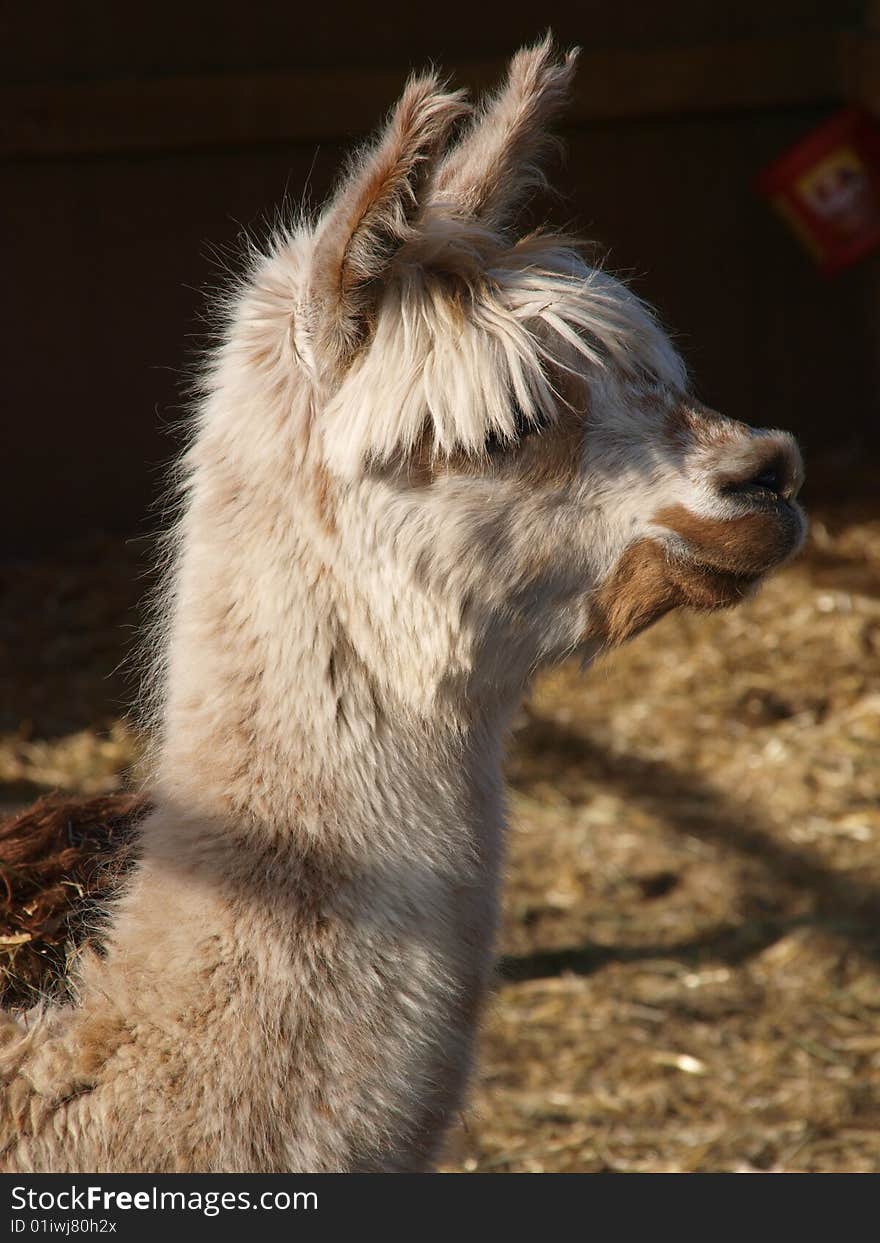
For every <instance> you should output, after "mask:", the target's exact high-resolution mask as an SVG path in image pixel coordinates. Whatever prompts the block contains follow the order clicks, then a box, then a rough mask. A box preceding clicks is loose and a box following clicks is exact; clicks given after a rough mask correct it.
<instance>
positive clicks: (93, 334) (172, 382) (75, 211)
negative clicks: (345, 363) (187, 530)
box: [0, 0, 880, 555]
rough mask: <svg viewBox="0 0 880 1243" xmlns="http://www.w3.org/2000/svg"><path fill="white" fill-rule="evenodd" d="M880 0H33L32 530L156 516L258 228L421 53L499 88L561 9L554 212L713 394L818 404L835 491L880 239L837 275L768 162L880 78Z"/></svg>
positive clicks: (815, 466)
mask: <svg viewBox="0 0 880 1243" xmlns="http://www.w3.org/2000/svg"><path fill="white" fill-rule="evenodd" d="M863 7H864V6H862V5H860V4H858V3H846V2H841V0H773V2H772V3H767V0H713V3H711V4H706V3H705V0H669V2H668V3H665V4H662V5H658V4H656V3H653V2H651V0H630V3H628V4H612V3H609V2H608V0H585V2H584V0H582V2H580V3H567V2H564V0H554V2H553V3H550V4H545V5H544V6H541V7H540V8H535V6H533V5H526V4H524V3H521V2H520V0H513V2H511V3H505V4H503V5H500V4H499V5H495V4H491V3H490V4H483V5H476V4H473V3H470V4H464V3H461V2H460V0H453V2H450V3H445V4H443V5H442V6H427V5H413V4H406V5H404V4H399V3H393V4H389V3H385V4H383V5H381V6H360V7H353V6H352V7H350V6H347V5H340V4H333V3H327V4H324V5H320V6H314V7H313V6H309V7H306V6H298V5H295V4H290V3H288V4H280V3H274V4H265V3H260V4H250V5H248V6H242V5H241V4H240V3H238V4H232V3H230V2H228V0H216V2H215V3H213V4H210V5H207V4H201V3H190V4H175V5H172V4H170V3H167V2H166V0H159V2H158V3H154V4H152V5H150V6H144V7H143V8H142V9H140V10H139V11H136V10H135V9H134V8H133V7H132V6H128V5H119V4H115V3H110V2H109V0H101V2H98V3H91V4H88V3H86V4H70V3H60V2H58V0H52V2H49V3H44V4H41V5H17V6H12V5H10V6H7V8H6V10H5V13H4V16H3V17H2V27H0V72H2V75H3V85H2V89H0V160H2V167H0V195H2V202H3V207H4V212H3V215H4V219H5V230H4V241H3V246H2V251H3V254H2V262H3V284H4V288H5V290H6V298H5V307H6V314H5V324H4V329H3V341H4V343H5V346H6V358H5V365H4V369H3V391H4V397H5V406H6V412H5V417H4V421H3V425H4V443H5V450H4V454H3V460H4V462H5V465H6V472H5V475H6V478H5V486H4V488H3V490H2V505H3V513H2V524H3V531H4V533H5V536H6V540H5V542H6V544H7V546H8V549H7V550H8V551H9V552H11V553H12V555H17V554H20V553H22V552H30V551H36V550H39V549H41V548H48V547H52V546H55V547H58V546H60V545H61V544H63V543H64V542H66V541H67V540H68V539H69V538H76V537H79V536H81V535H83V534H86V533H88V532H89V531H90V530H94V529H100V530H104V531H111V532H116V531H118V532H120V533H123V532H125V533H132V532H138V531H140V530H143V529H145V528H147V527H150V526H155V525H156V517H155V514H152V515H151V513H150V505H151V502H152V501H154V499H155V498H156V496H157V495H158V494H159V493H160V492H161V488H162V479H163V465H164V463H165V462H166V461H167V460H168V459H169V458H170V457H171V456H172V455H173V453H174V451H175V448H176V445H177V443H178V441H177V437H178V435H179V423H180V419H181V417H182V415H183V411H184V402H185V397H184V393H183V390H184V382H185V372H186V368H187V366H188V365H189V364H190V363H191V361H192V359H193V357H194V354H195V351H196V349H197V348H198V344H199V340H200V335H201V334H202V333H203V331H204V323H203V319H202V316H203V311H204V308H205V291H206V287H207V286H210V285H214V284H216V283H217V282H218V281H220V280H222V279H223V265H224V264H228V263H229V262H230V254H233V255H234V246H235V240H236V237H237V235H238V234H239V232H240V229H241V228H242V226H247V227H255V226H256V227H257V228H259V227H260V225H261V222H262V221H265V220H266V219H267V218H271V215H272V212H273V211H274V210H275V208H276V207H277V206H278V205H279V204H280V203H281V202H282V200H283V199H284V197H285V195H286V196H287V199H288V201H289V203H290V204H292V205H295V204H298V203H299V202H300V201H301V199H302V197H303V194H304V191H305V190H306V187H308V194H309V197H310V200H311V201H312V203H313V204H317V203H318V202H320V200H321V198H322V197H323V196H324V194H325V193H326V191H327V189H328V187H329V186H330V184H331V182H332V178H333V176H334V174H335V172H336V170H337V169H338V166H339V163H340V157H341V153H342V152H343V151H344V149H345V148H346V146H348V145H350V144H351V143H352V142H353V141H356V140H357V139H359V138H360V137H361V136H362V135H363V134H364V133H365V132H366V131H367V130H369V129H370V128H372V127H373V126H374V125H375V124H376V123H377V122H378V121H379V119H380V118H381V116H382V114H383V113H384V112H385V110H386V109H387V107H388V106H389V105H390V104H391V102H392V101H393V99H394V96H395V94H396V92H397V91H398V90H399V88H400V85H401V84H402V82H403V80H404V78H405V76H406V73H407V71H408V70H409V69H410V68H411V67H413V66H415V67H419V66H422V65H424V64H425V62H427V61H429V60H434V61H435V62H437V63H439V64H440V65H442V66H443V68H444V69H446V70H447V71H449V72H451V73H453V74H454V76H455V77H456V78H457V79H458V80H460V81H461V82H464V83H468V84H471V85H475V86H477V87H479V86H480V85H483V84H486V83H488V82H491V81H492V80H493V79H494V77H495V76H496V75H497V73H498V72H500V70H501V67H502V64H503V60H504V58H505V57H506V56H507V55H508V54H509V53H510V52H512V51H513V50H514V49H515V48H516V47H517V46H518V45H519V44H520V43H522V42H524V41H527V40H532V39H533V38H534V37H535V36H536V35H538V34H539V33H541V32H542V31H543V30H544V29H545V28H546V27H547V26H548V25H550V26H552V28H553V29H554V31H555V33H556V34H557V36H558V38H559V40H560V42H562V43H563V44H569V43H578V44H580V45H581V46H582V47H583V48H584V53H585V56H584V64H583V66H582V69H581V72H580V75H579V84H578V89H577V95H576V98H575V100H574V102H573V107H572V110H571V113H570V115H569V117H568V118H567V120H566V122H565V124H564V126H563V134H564V137H565V139H566V145H567V157H566V159H565V162H564V164H563V165H562V166H561V167H559V168H558V169H557V170H556V171H555V173H554V177H553V180H554V182H555V184H556V185H557V186H559V188H560V189H561V190H562V195H563V197H562V199H561V201H557V202H556V203H554V204H551V205H550V206H549V207H548V213H549V215H550V216H551V217H552V218H553V219H555V220H556V221H557V222H560V223H572V224H574V225H575V226H576V227H577V228H578V229H579V230H580V231H581V232H582V233H583V234H586V235H587V236H589V237H590V238H594V239H596V241H597V242H598V243H599V245H600V246H601V248H602V250H604V251H607V252H609V254H610V258H609V263H610V266H611V267H612V268H614V269H615V270H617V271H622V272H624V273H627V274H628V275H630V276H631V277H632V278H633V279H634V281H635V284H636V286H637V288H638V289H639V291H640V292H641V293H642V294H643V295H644V296H646V297H647V298H648V299H649V300H651V301H652V302H654V303H655V304H656V305H657V306H658V307H659V308H660V311H661V313H662V315H663V317H664V318H665V320H666V322H667V323H668V324H669V325H670V326H671V327H672V328H673V329H674V330H675V332H676V334H677V337H678V340H679V342H680V344H681V346H682V348H683V350H684V352H685V354H686V356H687V358H688V359H689V362H690V364H691V366H692V369H693V371H694V374H695V377H696V380H697V385H698V389H699V391H700V394H701V395H702V396H703V397H704V398H705V399H706V400H708V401H710V402H711V403H712V404H714V405H716V406H717V407H719V408H720V409H722V410H723V411H725V412H726V413H729V414H732V415H735V416H737V417H740V418H744V419H746V420H748V421H750V422H753V423H756V424H772V425H779V426H784V427H788V428H792V429H793V430H795V431H796V432H797V433H798V434H799V436H800V437H801V439H802V441H803V443H804V447H805V451H806V455H807V461H808V469H809V473H810V475H811V479H812V485H811V486H812V487H813V489H814V490H815V489H817V488H824V489H826V490H828V489H831V490H833V489H835V488H837V489H838V490H839V489H840V488H846V487H848V486H849V481H850V480H851V479H852V477H853V475H854V473H858V472H859V471H860V470H862V469H863V468H864V465H865V463H866V462H869V461H870V459H871V455H872V453H873V452H874V451H875V449H876V443H877V437H878V426H880V420H878V418H877V414H878V409H877V396H876V395H877V391H878V380H880V374H878V372H880V365H878V364H880V353H878V349H877V329H878V314H880V259H878V258H877V256H873V257H871V258H869V259H868V260H866V261H863V262H862V263H861V264H859V265H858V266H857V267H855V268H853V269H851V270H849V271H847V272H844V273H842V274H841V275H840V276H838V277H836V278H835V279H833V280H827V279H825V278H823V277H821V276H820V275H819V274H818V272H817V271H816V269H815V268H814V267H813V265H812V262H811V260H810V258H809V257H808V256H807V254H806V253H805V252H804V251H802V250H801V249H800V247H799V246H798V244H797V243H796V242H795V241H794V240H793V239H792V237H791V236H790V235H789V234H788V232H787V231H786V229H785V227H784V225H783V224H782V223H781V221H779V220H778V219H777V218H776V216H775V215H774V213H773V212H772V211H771V209H770V208H769V207H768V205H767V204H766V203H765V202H764V201H763V200H761V199H760V198H758V197H757V195H756V194H755V191H754V188H753V182H754V178H755V176H756V174H757V173H758V172H759V171H760V169H761V168H762V167H763V166H764V165H765V164H766V163H767V162H768V161H770V160H772V159H773V158H774V157H775V156H776V155H778V154H779V153H781V152H782V151H783V150H784V149H785V148H786V147H787V146H788V145H789V144H790V143H791V142H793V141H794V140H796V139H797V138H799V137H800V136H802V135H803V134H805V133H807V132H808V131H809V130H810V128H811V127H812V126H814V125H815V124H816V123H817V122H819V121H821V120H822V119H823V118H824V117H825V116H827V115H830V114H831V113H832V112H833V111H834V110H835V109H836V108H837V107H839V106H840V105H841V103H843V102H845V101H847V100H852V99H857V98H862V99H865V98H867V101H868V102H871V101H870V98H869V97H870V95H871V92H872V90H873V89H875V88H874V87H873V86H872V79H871V72H870V71H871V60H870V56H871V54H872V49H873V46H874V45H873V43H872V42H871V40H870V38H869V37H866V35H865V31H866V29H868V30H869V28H870V25H871V19H872V14H871V12H870V11H869V12H868V13H864V12H863V11H862V9H863ZM868 7H869V9H870V8H871V6H868ZM866 48H867V51H866ZM230 248H231V249H230ZM218 255H220V256H222V258H219V259H218ZM232 265H233V266H234V260H233V261H232ZM808 499H809V496H808Z"/></svg>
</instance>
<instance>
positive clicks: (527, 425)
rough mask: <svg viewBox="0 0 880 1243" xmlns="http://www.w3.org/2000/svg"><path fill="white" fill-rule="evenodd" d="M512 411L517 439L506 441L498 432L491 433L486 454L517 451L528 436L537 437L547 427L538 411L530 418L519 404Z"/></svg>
mask: <svg viewBox="0 0 880 1243" xmlns="http://www.w3.org/2000/svg"><path fill="white" fill-rule="evenodd" d="M512 409H513V428H514V436H515V439H514V440H504V439H502V437H500V436H499V435H498V434H497V433H496V432H490V433H489V435H488V436H487V437H486V452H487V453H488V454H489V455H490V456H493V455H497V454H499V453H504V452H505V450H508V449H515V448H516V446H517V444H519V442H520V441H522V440H525V439H526V437H527V436H536V435H537V434H538V433H539V432H542V431H543V430H544V428H545V427H546V426H547V420H546V419H545V418H544V417H543V415H542V414H541V412H540V411H536V416H533V417H531V418H530V417H529V416H528V415H527V414H526V413H525V411H524V410H523V408H522V407H521V406H520V404H519V402H514V403H513V406H512Z"/></svg>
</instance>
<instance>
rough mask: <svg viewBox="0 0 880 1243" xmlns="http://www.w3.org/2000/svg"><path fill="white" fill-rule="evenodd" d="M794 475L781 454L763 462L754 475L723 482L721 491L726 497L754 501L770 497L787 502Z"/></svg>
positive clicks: (790, 493)
mask: <svg viewBox="0 0 880 1243" xmlns="http://www.w3.org/2000/svg"><path fill="white" fill-rule="evenodd" d="M794 474H795V472H794V470H793V469H792V468H791V467H790V465H789V463H788V462H787V460H786V459H785V458H784V457H783V456H782V455H781V454H777V455H776V456H775V457H773V458H771V459H770V460H769V461H767V462H763V463H762V464H761V466H760V468H759V469H758V470H757V471H755V472H754V473H751V474H749V475H746V476H744V477H743V478H741V479H727V480H725V482H724V483H723V484H722V486H721V491H722V492H723V493H724V494H725V495H727V496H744V497H749V496H751V497H754V498H755V499H767V498H770V497H772V498H774V499H775V500H783V499H786V500H787V499H788V498H789V497H790V496H791V495H792V493H793V491H794V488H793V484H794Z"/></svg>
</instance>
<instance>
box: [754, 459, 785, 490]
mask: <svg viewBox="0 0 880 1243" xmlns="http://www.w3.org/2000/svg"><path fill="white" fill-rule="evenodd" d="M749 486H751V487H755V488H764V489H765V490H766V491H767V492H774V493H775V494H776V495H777V496H781V494H782V471H781V470H780V469H779V464H778V463H774V464H773V465H772V466H765V467H764V469H763V470H762V471H761V473H760V475H755V477H754V479H752V480H751V481H750V485H749Z"/></svg>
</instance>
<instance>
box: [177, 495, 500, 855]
mask: <svg viewBox="0 0 880 1243" xmlns="http://www.w3.org/2000/svg"><path fill="white" fill-rule="evenodd" d="M202 510H203V511H204V512H200V511H202ZM221 532H222V526H220V527H218V525H217V523H216V522H215V521H213V520H212V515H211V513H210V510H209V509H206V508H205V507H204V506H203V505H202V504H201V502H200V501H199V499H198V498H196V500H195V501H194V503H193V506H192V508H191V511H190V513H189V515H188V517H187V520H186V524H185V530H184V547H183V550H182V554H181V559H180V564H179V567H178V578H177V585H176V598H175V601H174V608H173V617H172V623H171V629H170V635H169V659H168V670H167V686H168V690H167V695H166V703H165V716H164V729H163V739H162V744H161V747H160V752H159V756H158V770H157V778H158V786H159V789H160V791H163V792H164V793H165V794H166V796H167V797H168V798H170V799H172V800H173V801H175V802H177V803H180V804H184V805H186V806H188V807H190V808H194V809H197V810H198V811H200V812H203V813H205V814H207V815H210V816H211V817H212V818H214V817H219V818H221V819H222V820H223V821H225V822H226V823H228V822H229V820H230V818H232V819H234V821H235V822H236V823H237V824H239V825H247V824H250V825H261V826H263V827H264V828H265V829H266V830H270V831H271V832H272V833H273V834H274V833H276V832H278V833H282V834H285V833H287V834H290V833H305V834H309V833H310V832H315V833H318V834H321V835H322V836H325V837H326V835H327V834H328V833H329V832H330V831H331V830H332V829H333V827H334V826H335V828H336V829H337V830H338V832H339V833H340V834H343V835H345V834H348V835H349V836H350V837H352V839H354V838H355V837H360V836H361V835H363V839H364V840H365V841H370V840H374V839H375V835H376V834H377V833H381V834H382V835H383V836H384V837H385V838H387V837H388V836H389V834H390V835H392V836H393V832H394V830H395V829H396V827H397V826H398V825H400V821H401V818H402V817H404V816H405V818H406V820H407V824H406V825H405V826H404V825H400V827H401V829H405V830H406V832H407V833H408V834H409V835H410V845H411V844H412V841H411V834H412V823H413V820H414V818H415V819H416V820H417V821H421V823H423V824H430V826H431V831H432V832H433V833H434V834H435V835H440V836H442V833H443V823H444V822H446V823H447V827H449V829H450V831H453V827H454V826H461V825H462V824H465V825H467V826H469V827H470V828H471V829H472V830H475V831H478V826H479V823H480V822H481V821H484V820H486V819H487V818H488V819H493V818H494V819H497V818H498V809H499V804H500V799H501V794H500V789H501V781H500V764H501V751H502V746H501V743H502V737H503V733H504V730H505V728H506V723H507V720H508V718H509V715H510V711H511V709H512V708H513V707H514V706H515V703H516V700H517V699H518V694H517V689H516V688H510V687H508V688H507V689H506V690H505V691H504V692H499V691H498V690H494V691H492V692H491V693H490V692H489V691H488V689H487V688H485V687H482V688H478V689H475V687H477V685H478V684H477V679H476V676H475V673H474V661H473V654H472V652H471V651H470V650H469V646H468V642H467V640H466V638H465V637H464V636H462V635H461V633H460V628H458V627H457V626H456V625H455V624H453V621H452V620H450V618H449V617H444V618H440V617H435V618H433V619H432V622H431V625H430V626H427V625H415V626H413V627H411V628H410V630H406V629H405V628H404V629H403V630H400V629H399V630H398V631H397V632H396V633H392V632H391V631H390V630H389V631H387V632H386V631H383V629H382V625H381V619H379V620H377V619H376V617H375V612H376V609H375V608H369V607H367V606H366V605H365V604H364V602H363V600H362V599H359V598H358V597H357V596H355V595H352V594H351V593H348V594H347V595H346V596H345V598H344V600H343V601H340V598H339V584H338V583H337V582H336V581H335V579H334V576H333V574H332V573H331V571H330V569H329V568H328V566H327V565H326V564H325V563H324V562H323V561H322V560H321V558H320V557H318V556H317V555H315V553H314V550H313V549H312V547H311V545H309V544H307V543H305V542H301V543H298V544H295V543H294V542H293V540H294V537H292V536H288V539H289V541H291V542H289V543H288V545H287V546H286V547H285V548H284V549H283V550H282V551H281V553H280V555H276V556H275V557H274V558H272V559H267V558H266V556H265V552H264V549H263V548H262V547H260V546H258V545H259V544H260V541H257V540H256V537H255V541H254V542H253V544H252V545H251V546H249V541H247V540H246V539H241V538H239V539H238V540H236V541H231V542H229V543H228V544H227V543H226V542H225V541H224V540H223V538H222V535H221ZM398 603H399V602H398ZM399 611H400V610H399V609H398V610H397V612H398V613H399ZM343 615H344V619H343ZM392 622H393V616H391V617H390V622H389V625H390V624H391V623H392ZM426 632H429V633H430V634H433V635H434V636H435V638H434V640H433V642H432V641H429V640H428V639H427V638H426V637H425V634H426ZM438 635H442V636H445V638H444V640H443V641H442V642H441V640H440V639H438V638H437V637H436V636H438ZM450 636H451V637H450ZM401 844H402V845H403V844H404V843H403V842H402V843H401Z"/></svg>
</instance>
